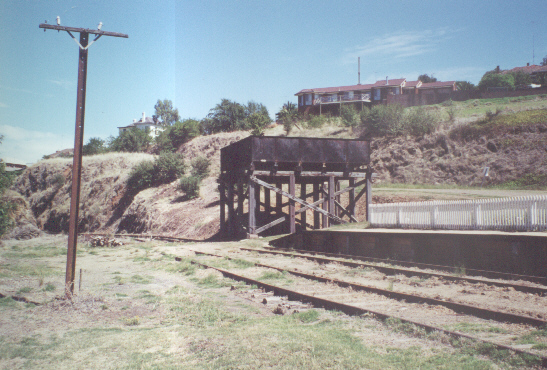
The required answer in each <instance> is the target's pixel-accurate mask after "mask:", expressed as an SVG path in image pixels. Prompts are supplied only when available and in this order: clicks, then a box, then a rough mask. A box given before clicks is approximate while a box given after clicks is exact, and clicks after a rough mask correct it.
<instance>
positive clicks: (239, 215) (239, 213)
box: [237, 177, 245, 224]
mask: <svg viewBox="0 0 547 370" xmlns="http://www.w3.org/2000/svg"><path fill="white" fill-rule="evenodd" d="M244 202H245V195H244V192H243V179H242V178H241V177H238V179H237V219H238V221H239V222H241V223H242V224H243V222H244V221H243V213H244V212H243V203H244Z"/></svg>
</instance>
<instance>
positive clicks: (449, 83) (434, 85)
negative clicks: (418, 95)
mask: <svg viewBox="0 0 547 370" xmlns="http://www.w3.org/2000/svg"><path fill="white" fill-rule="evenodd" d="M455 83H456V81H445V82H443V81H437V82H428V83H426V84H422V86H420V87H419V89H435V88H439V87H452V86H454V84H455Z"/></svg>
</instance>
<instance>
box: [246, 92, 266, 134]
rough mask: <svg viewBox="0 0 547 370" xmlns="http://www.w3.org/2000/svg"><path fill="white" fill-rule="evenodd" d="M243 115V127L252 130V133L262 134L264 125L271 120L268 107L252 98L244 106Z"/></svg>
mask: <svg viewBox="0 0 547 370" xmlns="http://www.w3.org/2000/svg"><path fill="white" fill-rule="evenodd" d="M245 116H246V119H245V129H246V130H253V135H263V134H264V129H265V128H266V126H268V125H269V124H270V123H271V122H272V119H271V118H270V113H269V112H268V108H266V106H265V105H264V104H262V103H256V102H254V101H252V100H251V101H249V102H248V103H247V105H246V106H245Z"/></svg>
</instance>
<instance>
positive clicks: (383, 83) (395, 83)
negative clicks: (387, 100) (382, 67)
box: [374, 78, 406, 87]
mask: <svg viewBox="0 0 547 370" xmlns="http://www.w3.org/2000/svg"><path fill="white" fill-rule="evenodd" d="M405 81H406V78H397V79H394V80H388V81H387V84H386V80H378V81H376V83H375V84H374V86H375V87H382V86H401V84H402V83H403V82H405Z"/></svg>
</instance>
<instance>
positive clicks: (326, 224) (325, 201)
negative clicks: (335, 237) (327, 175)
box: [321, 182, 329, 229]
mask: <svg viewBox="0 0 547 370" xmlns="http://www.w3.org/2000/svg"><path fill="white" fill-rule="evenodd" d="M325 184H326V183H325V182H321V195H322V196H323V207H322V208H323V209H324V210H325V211H327V212H328V211H329V199H328V196H327V192H326V191H325V186H326V185H325ZM322 216H323V217H322V218H323V219H322V220H321V228H323V229H325V228H327V227H329V218H328V217H327V216H325V215H322Z"/></svg>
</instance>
